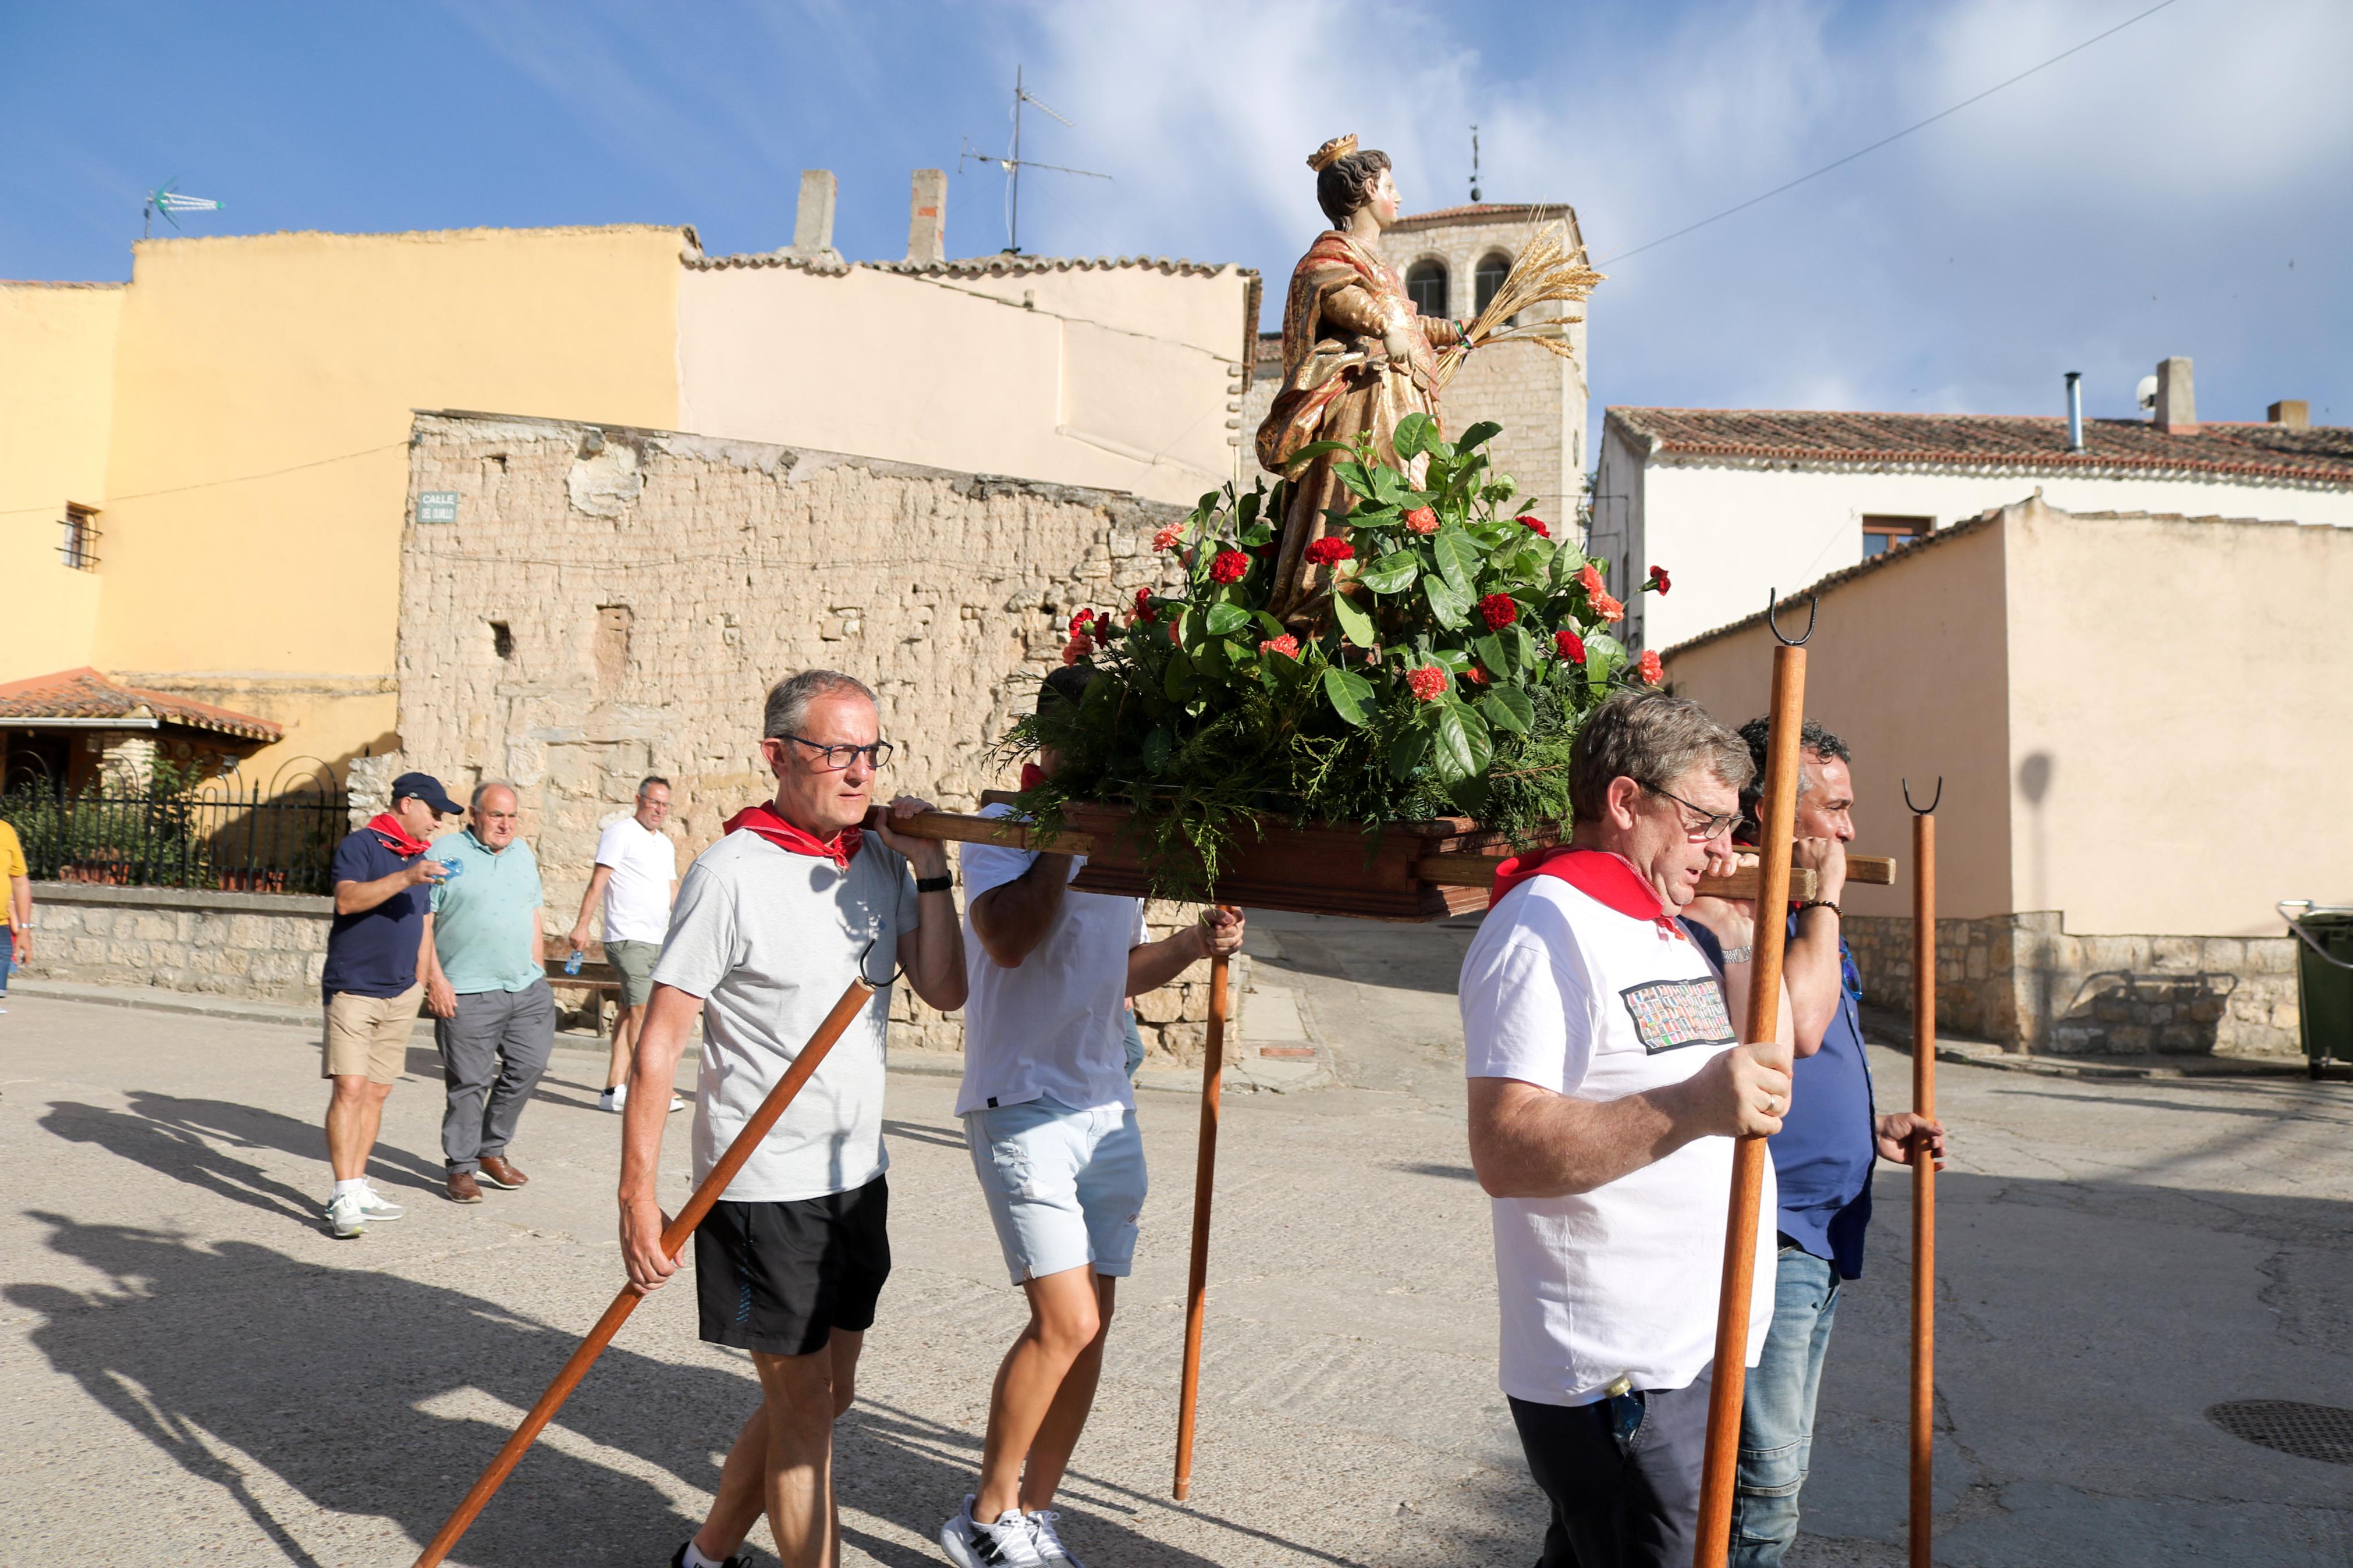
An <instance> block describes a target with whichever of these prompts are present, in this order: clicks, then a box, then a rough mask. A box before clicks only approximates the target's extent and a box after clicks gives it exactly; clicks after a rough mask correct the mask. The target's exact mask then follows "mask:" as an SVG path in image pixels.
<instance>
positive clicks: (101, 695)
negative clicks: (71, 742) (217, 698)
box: [0, 665, 286, 741]
mask: <svg viewBox="0 0 2353 1568" xmlns="http://www.w3.org/2000/svg"><path fill="white" fill-rule="evenodd" d="M12 719H156V720H160V721H163V722H164V723H166V724H176V725H179V726H181V727H182V728H184V729H189V730H208V731H213V732H214V733H216V734H221V735H234V736H236V737H237V738H238V739H239V740H245V741H276V740H278V739H280V738H281V737H282V736H283V735H284V734H285V733H286V731H285V729H284V727H283V726H281V725H278V724H273V723H271V722H270V721H269V720H267V719H257V718H255V717H254V716H253V715H252V714H250V713H238V712H236V711H233V710H230V709H227V708H216V707H214V706H213V705H212V704H211V703H209V702H192V701H190V700H188V699H186V698H185V697H173V696H170V695H167V694H166V693H164V692H161V691H142V690H140V689H138V688H136V687H132V686H122V685H118V684H117V683H116V682H114V681H111V680H109V679H106V677H104V676H102V675H100V674H99V672H98V671H96V670H94V669H91V668H89V667H88V666H87V665H85V666H84V667H83V668H79V669H61V670H58V672H57V673H56V674H54V675H37V676H34V677H33V678H32V679H29V680H12V681H8V682H6V683H5V684H0V725H5V724H6V723H7V722H8V721H10V720H12Z"/></svg>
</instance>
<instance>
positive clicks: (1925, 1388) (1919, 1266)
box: [1905, 787, 1943, 1568]
mask: <svg viewBox="0 0 2353 1568" xmlns="http://www.w3.org/2000/svg"><path fill="white" fill-rule="evenodd" d="M1937 793H1938V794H1939V795H1941V794H1942V793H1943V791H1942V789H1941V787H1940V788H1939V790H1938V792H1937ZM1905 799H1906V800H1907V801H1908V800H1909V799H1910V796H1909V795H1906V796H1905ZM1935 809H1936V807H1935V805H1933V804H1932V805H1930V807H1929V809H1928V811H1922V812H1915V814H1914V815H1913V817H1912V868H1913V874H1912V1109H1913V1110H1915V1111H1917V1112H1918V1113H1919V1114H1920V1115H1922V1116H1924V1117H1927V1118H1929V1119H1930V1120H1932V1121H1933V1120H1934V1119H1935V1117H1936V817H1935V816H1932V815H1931V813H1932V812H1934V811H1935ZM1934 1142H1935V1140H1934V1137H1933V1135H1932V1134H1929V1133H1927V1132H1919V1133H1915V1134H1914V1136H1913V1140H1912V1568H1929V1562H1928V1538H1929V1535H1930V1533H1931V1532H1932V1531H1933V1529H1934V1526H1935V1524H1936V1499H1935V1494H1934V1489H1933V1488H1932V1486H1931V1485H1930V1482H1931V1480H1932V1468H1933V1465H1934V1454H1933V1452H1932V1450H1933V1447H1934V1442H1935V1438H1936V1155H1935V1153H1934V1152H1933V1145H1934Z"/></svg>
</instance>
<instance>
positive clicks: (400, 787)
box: [391, 773, 466, 816]
mask: <svg viewBox="0 0 2353 1568" xmlns="http://www.w3.org/2000/svg"><path fill="white" fill-rule="evenodd" d="M391 798H392V799H394V800H395V801H401V800H408V799H412V798H413V799H416V800H421V801H423V802H424V803H425V804H426V805H429V806H431V807H432V808H433V809H434V810H436V811H438V812H439V813H440V814H441V815H442V816H459V814H461V813H462V812H464V811H465V809H466V808H465V807H464V806H462V805H459V804H458V803H457V802H456V801H454V800H451V799H450V798H449V792H448V790H446V789H443V788H442V787H441V781H440V780H439V779H437V778H435V777H434V776H433V775H432V774H431V773H403V774H401V775H400V776H399V777H398V778H396V779H395V780H393V781H392V796H391Z"/></svg>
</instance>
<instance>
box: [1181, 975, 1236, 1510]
mask: <svg viewBox="0 0 2353 1568" xmlns="http://www.w3.org/2000/svg"><path fill="white" fill-rule="evenodd" d="M1226 967H1227V961H1226V959H1225V956H1224V955H1223V954H1219V955H1217V956H1214V957H1212V958H1211V959H1210V960H1209V1032H1208V1044H1207V1045H1206V1046H1204V1047H1202V1054H1201V1148H1200V1153H1199V1155H1198V1159H1197V1160H1196V1162H1195V1163H1194V1167H1193V1268H1192V1273H1191V1275H1190V1276H1189V1277H1188V1278H1187V1280H1186V1283H1185V1370H1184V1374H1183V1377H1182V1380H1181V1381H1180V1383H1179V1384H1178V1387H1177V1393H1176V1486H1175V1488H1174V1491H1175V1494H1176V1500H1177V1501H1178V1502H1183V1501H1184V1500H1186V1499H1187V1497H1189V1496H1190V1495H1191V1494H1192V1490H1193V1407H1194V1405H1195V1404H1196V1403H1197V1402H1198V1399H1199V1397H1200V1393H1201V1314H1202V1312H1203V1311H1204V1310H1206V1309H1207V1307H1208V1285H1209V1199H1210V1197H1211V1195H1212V1194H1214V1193H1215V1192H1216V1190H1217V1173H1218V1096H1219V1090H1220V1089H1222V1088H1223V1087H1224V1083H1225V1076H1226Z"/></svg>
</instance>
